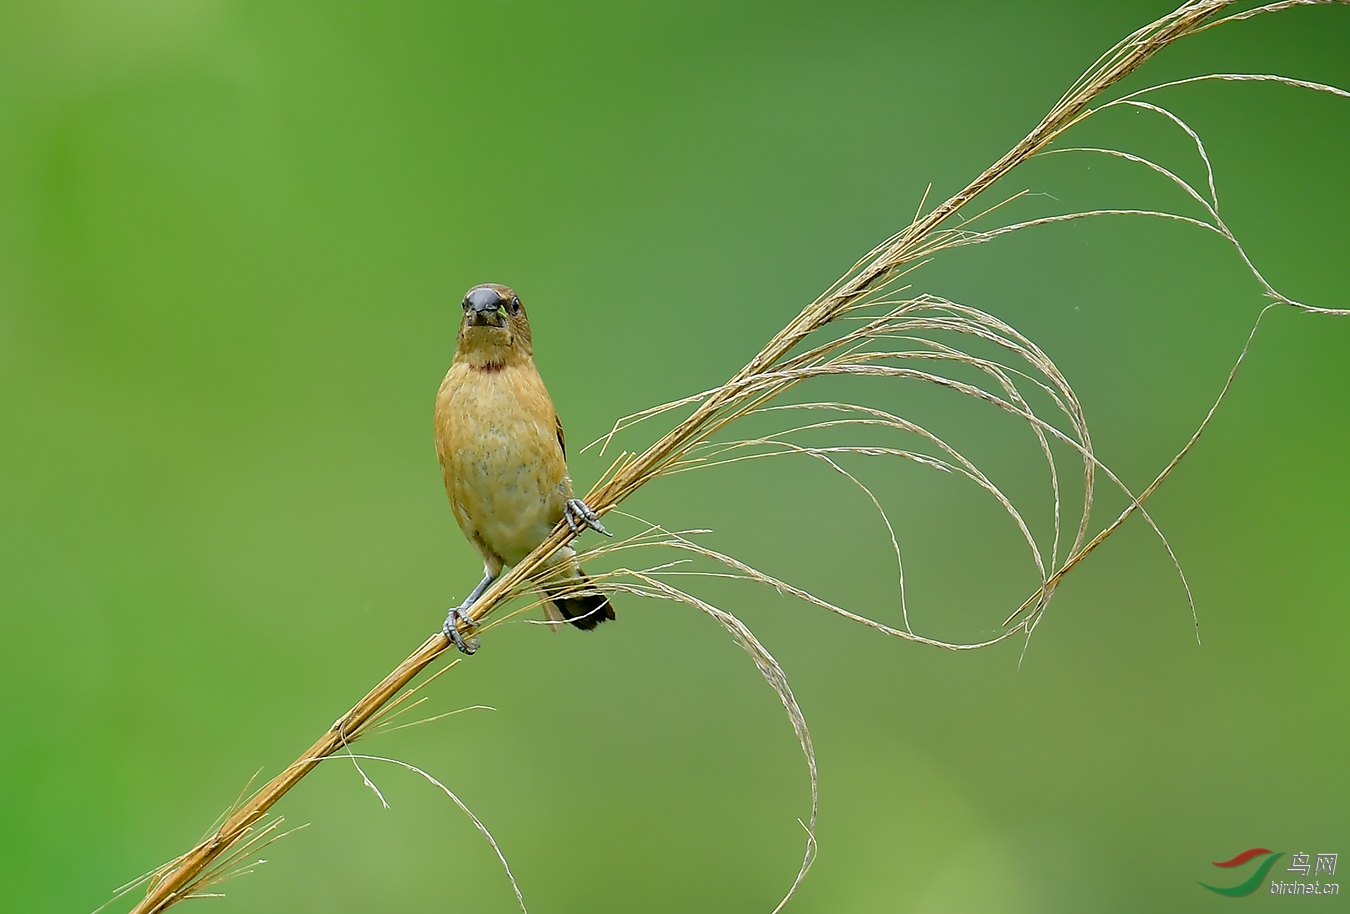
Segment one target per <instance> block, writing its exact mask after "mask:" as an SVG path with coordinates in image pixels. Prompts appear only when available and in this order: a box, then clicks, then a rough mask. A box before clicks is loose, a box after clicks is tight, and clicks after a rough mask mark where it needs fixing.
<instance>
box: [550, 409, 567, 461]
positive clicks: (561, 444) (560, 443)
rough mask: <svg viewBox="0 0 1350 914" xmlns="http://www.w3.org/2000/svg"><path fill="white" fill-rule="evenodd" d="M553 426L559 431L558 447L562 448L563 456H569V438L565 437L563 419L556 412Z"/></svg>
mask: <svg viewBox="0 0 1350 914" xmlns="http://www.w3.org/2000/svg"><path fill="white" fill-rule="evenodd" d="M553 426H554V428H556V429H557V431H558V447H560V448H562V453H563V456H564V457H566V456H567V439H565V438H564V437H563V430H562V419H560V418H558V416H557V414H556V413H555V414H554V416H553Z"/></svg>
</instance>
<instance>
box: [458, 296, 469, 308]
mask: <svg viewBox="0 0 1350 914" xmlns="http://www.w3.org/2000/svg"><path fill="white" fill-rule="evenodd" d="M460 307H461V308H463V309H464V310H465V311H468V310H469V299H468V296H465V298H464V301H462V302H460Z"/></svg>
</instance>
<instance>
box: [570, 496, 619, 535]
mask: <svg viewBox="0 0 1350 914" xmlns="http://www.w3.org/2000/svg"><path fill="white" fill-rule="evenodd" d="M563 518H564V519H565V520H566V521H567V526H569V527H571V528H572V532H573V533H576V534H579V533H581V531H582V530H585V529H586V528H587V527H590V528H591V529H592V530H594V531H595V532H596V533H601V534H604V535H605V536H613V535H614V534H613V533H610V532H609V531H608V530H606V529H605V525H604V524H602V523H600V515H599V514H596V513H595V512H594V511H592V510H591V508H590V505H588V504H586V503H585V502H584V501H582V500H581V499H580V498H569V499H567V505H566V507H565V508H564V509H563Z"/></svg>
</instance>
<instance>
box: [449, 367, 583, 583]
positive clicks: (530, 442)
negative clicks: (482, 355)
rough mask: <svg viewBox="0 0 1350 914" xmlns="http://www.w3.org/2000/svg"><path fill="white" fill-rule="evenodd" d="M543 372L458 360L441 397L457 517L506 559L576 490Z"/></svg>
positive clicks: (551, 521)
mask: <svg viewBox="0 0 1350 914" xmlns="http://www.w3.org/2000/svg"><path fill="white" fill-rule="evenodd" d="M555 423H556V419H555V417H554V413H553V406H552V404H551V403H550V402H549V400H548V393H547V391H545V390H544V387H543V383H542V381H540V380H539V376H538V373H537V372H535V371H534V370H533V366H529V370H528V371H525V370H522V369H521V368H518V367H515V366H510V365H508V366H504V367H502V368H500V369H498V370H495V371H482V370H478V369H473V368H468V367H466V366H462V365H456V366H454V367H452V368H451V369H450V373H449V374H448V375H447V376H446V379H445V383H444V384H442V386H441V391H440V395H439V396H438V397H437V401H436V436H437V442H436V443H437V451H438V454H439V456H440V459H441V468H442V471H443V473H444V476H445V486H446V491H447V493H448V494H449V496H450V502H451V506H452V508H453V510H454V513H455V518H456V520H458V521H459V524H460V527H461V528H462V529H463V530H464V532H465V534H466V535H467V536H468V537H469V539H470V540H473V541H475V543H476V544H479V545H480V549H481V548H482V547H486V548H487V549H488V550H490V551H491V552H492V553H493V554H495V555H496V556H497V557H499V558H500V559H502V560H503V561H505V562H506V563H507V564H515V563H516V562H518V561H520V560H521V559H522V558H524V557H525V554H526V553H528V552H529V551H530V550H531V549H533V548H534V547H535V546H537V545H538V544H539V543H540V542H541V541H542V540H543V539H544V538H545V537H546V536H547V535H548V533H549V531H550V530H552V529H553V526H554V525H555V524H556V523H557V522H558V521H559V520H560V519H561V518H562V513H563V507H564V504H565V501H566V499H567V497H568V495H569V494H570V491H568V489H569V484H568V481H567V468H566V464H565V462H564V460H563V457H562V453H561V447H560V446H559V444H558V440H557V433H556V428H555Z"/></svg>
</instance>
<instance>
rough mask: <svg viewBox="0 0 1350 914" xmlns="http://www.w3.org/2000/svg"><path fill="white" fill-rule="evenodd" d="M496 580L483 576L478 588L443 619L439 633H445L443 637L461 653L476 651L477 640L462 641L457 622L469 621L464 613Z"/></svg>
mask: <svg viewBox="0 0 1350 914" xmlns="http://www.w3.org/2000/svg"><path fill="white" fill-rule="evenodd" d="M496 579H497V577H496V575H493V574H485V575H483V580H481V581H479V582H478V586H477V587H475V588H474V589H473V592H472V593H471V594H469V595H468V596H467V597H465V598H464V602H463V603H461V604H459V605H458V606H456V607H455V608H454V609H452V610H450V614H449V615H447V616H446V617H445V624H444V625H443V626H441V631H443V632H445V637H447V638H449V639H450V640H451V641H453V642H455V647H457V648H459V649H460V651H461V652H462V653H465V654H472V653H473V652H474V651H476V650H478V644H479V641H478V639H477V638H470V639H469V640H468V641H465V640H464V636H463V635H461V634H460V633H459V620H460V619H463V620H464V621H466V622H468V621H469V618H468V616H466V615H465V613H467V612H468V611H469V607H471V606H473V604H474V603H476V602H477V601H478V598H479V597H481V596H482V595H483V591H485V590H487V589H488V587H490V586H491V585H492V582H493V581H495V580H496Z"/></svg>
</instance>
